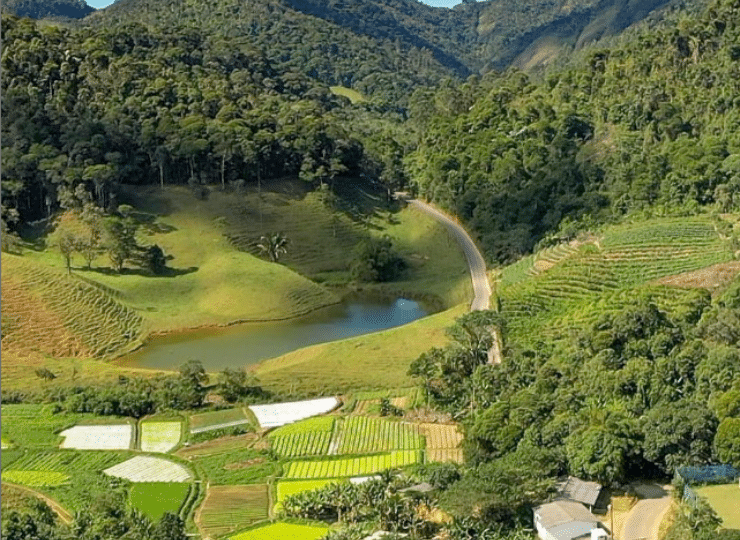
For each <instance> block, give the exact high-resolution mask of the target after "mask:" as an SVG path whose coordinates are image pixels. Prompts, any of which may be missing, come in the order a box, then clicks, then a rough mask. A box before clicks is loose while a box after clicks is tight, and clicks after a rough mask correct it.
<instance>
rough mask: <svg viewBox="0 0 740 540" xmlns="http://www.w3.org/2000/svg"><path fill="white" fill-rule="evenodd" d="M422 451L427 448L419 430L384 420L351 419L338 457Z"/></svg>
mask: <svg viewBox="0 0 740 540" xmlns="http://www.w3.org/2000/svg"><path fill="white" fill-rule="evenodd" d="M421 448H424V438H423V437H422V436H421V435H419V431H418V428H416V427H415V426H411V425H408V424H402V423H401V422H391V421H388V420H384V419H382V418H369V417H366V416H350V417H349V418H347V419H345V420H344V423H343V425H342V430H341V434H340V437H339V445H338V453H340V454H362V453H369V452H385V451H388V450H417V449H421Z"/></svg>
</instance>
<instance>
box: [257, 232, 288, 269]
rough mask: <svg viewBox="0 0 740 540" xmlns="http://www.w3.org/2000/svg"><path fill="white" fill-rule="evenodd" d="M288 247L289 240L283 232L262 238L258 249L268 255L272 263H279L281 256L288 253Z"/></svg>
mask: <svg viewBox="0 0 740 540" xmlns="http://www.w3.org/2000/svg"><path fill="white" fill-rule="evenodd" d="M287 245H288V238H287V237H286V236H285V235H284V234H283V233H281V232H278V233H271V234H267V235H264V236H262V237H260V241H259V244H257V247H258V248H260V249H261V250H262V251H263V252H265V253H267V255H268V256H269V257H270V260H271V261H272V262H277V260H278V259H279V258H280V255H282V254H283V253H287V252H288V250H287V249H286V247H285V246H287Z"/></svg>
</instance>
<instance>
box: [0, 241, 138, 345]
mask: <svg viewBox="0 0 740 540" xmlns="http://www.w3.org/2000/svg"><path fill="white" fill-rule="evenodd" d="M2 306H3V315H2V334H3V338H2V346H3V351H5V350H6V349H11V350H14V351H16V352H21V351H29V350H33V351H38V352H40V353H42V354H47V355H51V356H54V357H88V356H94V357H109V356H113V355H116V354H120V353H121V352H124V351H126V350H129V349H132V348H134V347H136V346H137V345H138V344H139V343H140V342H141V339H142V337H143V333H144V321H143V319H142V317H141V316H140V315H139V314H138V313H136V312H135V311H134V310H132V309H130V308H129V307H127V306H125V305H123V304H122V303H121V302H119V301H118V300H117V299H116V298H115V297H114V296H113V295H112V294H111V293H109V292H108V291H106V290H105V289H103V288H100V287H96V286H94V285H92V284H90V283H88V282H86V281H83V280H81V279H79V278H77V277H76V276H74V275H67V274H66V273H65V272H63V271H60V270H57V269H54V268H50V267H48V266H43V265H41V264H38V263H36V262H34V261H32V260H30V259H28V258H21V257H17V256H14V255H9V254H5V253H4V254H3V273H2Z"/></svg>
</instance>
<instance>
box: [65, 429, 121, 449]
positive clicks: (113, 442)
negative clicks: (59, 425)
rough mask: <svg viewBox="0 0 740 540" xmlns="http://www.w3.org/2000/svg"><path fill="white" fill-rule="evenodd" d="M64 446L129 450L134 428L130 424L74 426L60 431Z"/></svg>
mask: <svg viewBox="0 0 740 540" xmlns="http://www.w3.org/2000/svg"><path fill="white" fill-rule="evenodd" d="M60 435H61V436H62V437H64V442H63V443H62V445H61V447H62V448H75V449H77V450H128V449H129V448H131V439H132V436H133V430H132V429H131V425H130V424H111V425H107V426H74V427H71V428H69V429H65V430H64V431H62V432H61V433H60Z"/></svg>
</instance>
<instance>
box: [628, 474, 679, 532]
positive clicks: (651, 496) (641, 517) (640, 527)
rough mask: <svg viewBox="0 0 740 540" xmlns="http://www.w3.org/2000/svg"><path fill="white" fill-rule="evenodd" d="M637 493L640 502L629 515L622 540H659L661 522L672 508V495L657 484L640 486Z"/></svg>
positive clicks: (636, 489)
mask: <svg viewBox="0 0 740 540" xmlns="http://www.w3.org/2000/svg"><path fill="white" fill-rule="evenodd" d="M635 491H636V492H637V495H638V496H639V497H640V500H639V501H638V502H637V504H635V506H634V507H633V508H632V510H631V511H630V513H629V514H628V515H627V519H626V520H625V522H624V529H623V532H622V540H659V539H658V531H659V529H660V522H661V521H663V518H664V517H665V515H666V512H667V511H668V509H669V508H670V505H671V495H670V493H668V491H667V490H666V489H665V488H663V487H661V486H659V485H656V484H644V485H640V486H637V487H636V488H635Z"/></svg>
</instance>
